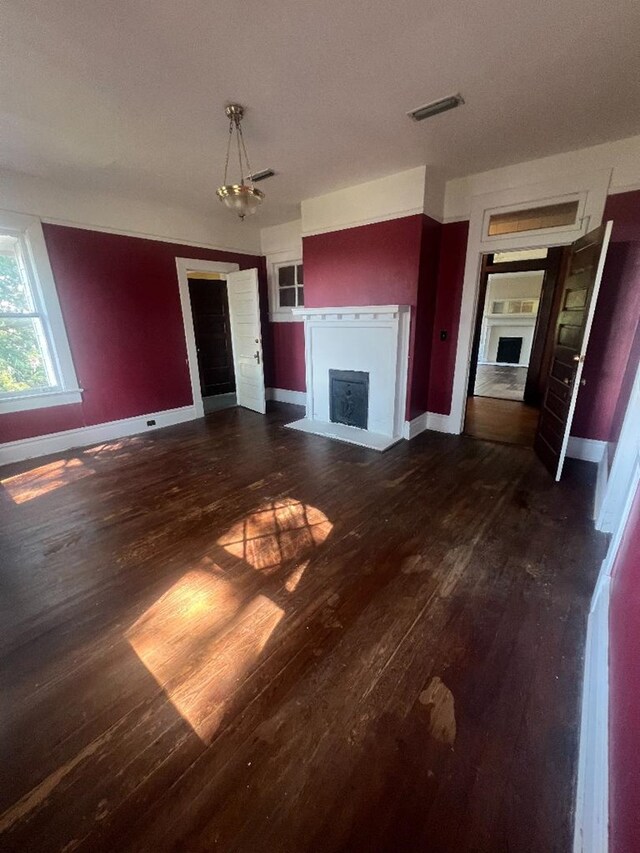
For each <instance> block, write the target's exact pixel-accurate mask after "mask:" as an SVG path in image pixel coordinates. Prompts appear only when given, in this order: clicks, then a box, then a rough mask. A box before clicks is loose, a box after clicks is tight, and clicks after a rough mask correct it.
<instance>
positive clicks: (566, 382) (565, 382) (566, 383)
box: [562, 376, 571, 385]
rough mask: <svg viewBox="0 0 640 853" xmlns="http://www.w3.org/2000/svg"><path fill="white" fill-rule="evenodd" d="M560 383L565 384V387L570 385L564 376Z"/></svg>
mask: <svg viewBox="0 0 640 853" xmlns="http://www.w3.org/2000/svg"><path fill="white" fill-rule="evenodd" d="M562 381H563V382H564V384H565V385H570V384H571V383H570V382H569V380H568V379H567V377H566V376H565V377H564V379H563V380H562Z"/></svg>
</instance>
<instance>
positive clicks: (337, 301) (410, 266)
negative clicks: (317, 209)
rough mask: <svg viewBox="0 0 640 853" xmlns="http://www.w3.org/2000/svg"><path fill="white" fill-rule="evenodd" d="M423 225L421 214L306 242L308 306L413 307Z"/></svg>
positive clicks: (304, 246) (305, 282)
mask: <svg viewBox="0 0 640 853" xmlns="http://www.w3.org/2000/svg"><path fill="white" fill-rule="evenodd" d="M422 219H423V217H422V215H421V214H417V215H416V216H405V217H403V218H402V219H392V220H391V221H389V222H376V223H374V224H372V225H362V226H359V227H358V228H346V229H344V230H343V231H331V232H329V233H328V234H315V235H313V236H311V237H305V238H304V239H303V241H302V244H303V261H304V298H305V305H306V306H307V307H309V308H325V307H327V306H329V305H337V306H344V305H411V306H413V307H415V305H416V301H417V292H418V267H419V263H420V241H421V237H422Z"/></svg>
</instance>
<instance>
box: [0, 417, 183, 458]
mask: <svg viewBox="0 0 640 853" xmlns="http://www.w3.org/2000/svg"><path fill="white" fill-rule="evenodd" d="M195 418H196V410H195V407H194V406H193V405H190V406H181V407H180V408H177V409H165V410H164V411H161V412H150V413H149V414H146V415H136V416H135V417H133V418H124V419H122V420H117V421H108V422H107V423H103V424H95V425H93V426H85V427H79V428H78V429H70V430H64V431H63V432H53V433H49V434H48V435H38V436H34V437H33V438H25V439H20V440H18V441H9V442H6V443H5V444H0V465H8V464H10V463H12V462H21V461H22V460H24V459H34V458H36V457H38V456H48V455H49V454H50V453H60V452H63V451H66V450H72V449H74V448H76V447H88V446H89V445H91V444H100V443H101V442H104V441H114V440H115V439H118V438H126V437H128V436H131V435H137V434H138V433H143V432H151V431H152V430H156V429H162V427H168V426H173V425H174V424H181V423H184V422H185V421H192V420H195ZM147 421H155V422H156V423H155V424H154V425H153V426H147Z"/></svg>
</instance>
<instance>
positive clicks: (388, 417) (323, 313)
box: [288, 305, 410, 450]
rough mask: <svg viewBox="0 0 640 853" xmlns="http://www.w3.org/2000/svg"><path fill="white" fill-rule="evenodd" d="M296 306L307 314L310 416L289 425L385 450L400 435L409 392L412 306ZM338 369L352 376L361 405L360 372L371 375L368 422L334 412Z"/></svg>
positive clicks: (298, 312) (305, 333) (367, 405)
mask: <svg viewBox="0 0 640 853" xmlns="http://www.w3.org/2000/svg"><path fill="white" fill-rule="evenodd" d="M293 312H294V314H296V315H298V316H302V317H303V318H304V337H305V358H306V385H307V410H306V417H304V418H302V419H301V420H298V421H294V422H293V423H291V424H288V426H290V427H291V428H292V429H297V430H300V431H302V432H309V433H314V434H317V435H324V436H327V437H329V438H335V439H338V440H340V441H348V442H351V443H354V444H360V445H362V446H364V447H371V448H372V449H375V450H386V449H387V448H388V447H391V446H392V445H393V444H395V443H396V442H397V441H399V440H400V439H401V438H402V434H403V426H404V420H405V407H406V395H407V371H408V358H409V318H410V308H409V306H407V305H363V306H350V307H328V308H294V309H293ZM336 372H340V373H341V374H342V375H343V376H344V374H346V375H347V378H348V377H349V376H351V378H352V383H353V384H352V387H351V401H350V403H349V408H350V409H352V407H353V405H354V403H355V397H354V395H355V394H356V393H357V394H358V395H359V396H358V400H359V401H360V405H362V395H363V393H364V392H363V389H362V388H360V389H359V390H357V389H356V384H357V383H356V382H355V379H356V376H357V375H360V376H359V377H358V378H360V379H361V378H362V376H361V374H366V375H367V379H368V388H367V390H368V393H367V403H366V415H367V419H366V423H365V424H364V426H363V425H359V426H356V425H354V423H353V420H352V419H351V420H350V419H347V422H345V419H344V418H342V419H339V420H336V418H335V417H333V416H332V405H331V400H332V393H331V390H332V381H331V377H332V376H334V377H335V376H336V375H337V374H336ZM343 390H344V386H343ZM334 406H335V403H334ZM334 414H335V410H334ZM360 424H362V421H360Z"/></svg>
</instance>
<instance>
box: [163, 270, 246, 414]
mask: <svg viewBox="0 0 640 853" xmlns="http://www.w3.org/2000/svg"><path fill="white" fill-rule="evenodd" d="M239 269H240V266H239V264H227V263H222V262H221V261H203V260H198V259H196V258H176V270H177V273H178V288H179V291H180V307H181V308H182V322H183V324H184V337H185V342H186V345H187V365H188V367H189V379H190V381H191V394H192V396H193V406H194V409H195V417H196V418H203V417H204V403H203V402H202V392H201V390H200V373H199V371H198V350H197V347H196V334H195V330H194V328H193V314H192V311H191V299H190V298H189V273H190V272H215V273H221V274H223V275H226V273H230V272H237V271H238V270H239ZM214 284H215V282H214Z"/></svg>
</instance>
